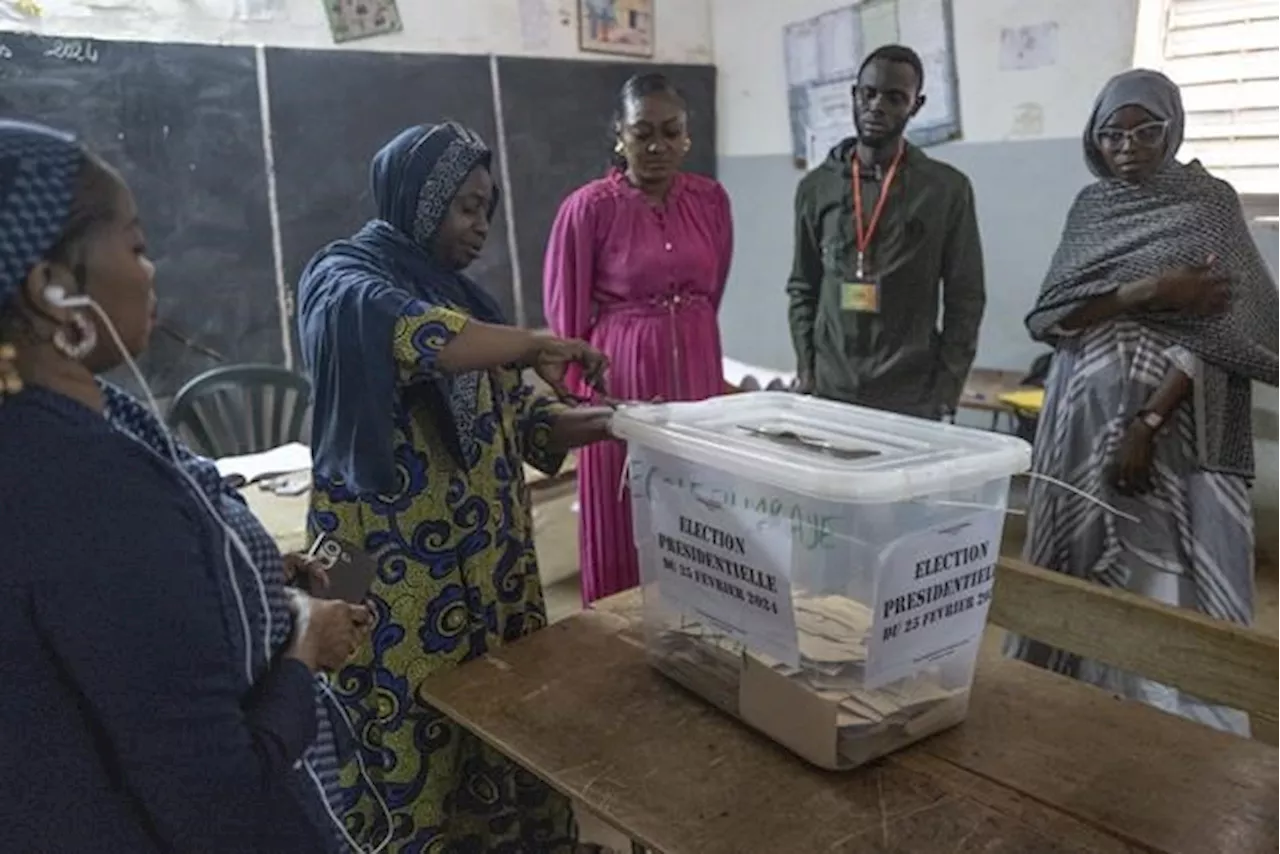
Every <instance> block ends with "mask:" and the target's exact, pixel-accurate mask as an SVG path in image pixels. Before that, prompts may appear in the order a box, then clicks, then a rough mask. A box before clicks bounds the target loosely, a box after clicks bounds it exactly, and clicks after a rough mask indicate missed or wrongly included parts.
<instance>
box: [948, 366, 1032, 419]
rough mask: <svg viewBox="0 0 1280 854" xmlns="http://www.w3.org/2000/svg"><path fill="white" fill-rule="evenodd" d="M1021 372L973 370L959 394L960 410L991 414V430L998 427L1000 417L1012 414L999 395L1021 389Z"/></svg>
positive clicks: (986, 369) (989, 369)
mask: <svg viewBox="0 0 1280 854" xmlns="http://www.w3.org/2000/svg"><path fill="white" fill-rule="evenodd" d="M1024 373H1025V372H1023V371H1001V370H994V369H991V368H974V369H973V370H972V371H970V372H969V378H968V379H967V380H966V381H965V384H964V391H963V392H961V394H960V404H959V406H960V408H961V409H973V410H977V411H979V412H990V413H991V429H992V430H997V429H999V427H1000V416H1001V415H1009V416H1012V415H1013V414H1014V412H1013V410H1012V409H1010V408H1009V407H1008V406H1006V405H1005V404H1003V403H1001V402H1000V395H1002V394H1005V393H1006V392H1010V391H1017V390H1018V389H1019V388H1021V387H1022V377H1023V375H1024Z"/></svg>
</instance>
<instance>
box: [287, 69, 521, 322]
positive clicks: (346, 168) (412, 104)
mask: <svg viewBox="0 0 1280 854" xmlns="http://www.w3.org/2000/svg"><path fill="white" fill-rule="evenodd" d="M267 80H268V84H267V85H268V91H269V92H270V96H271V98H270V100H271V128H272V139H273V141H274V146H273V148H274V150H275V152H276V156H275V172H276V192H277V197H278V199H279V208H280V240H281V244H282V246H283V250H284V252H283V254H284V269H285V281H286V282H288V283H289V285H290V288H291V289H293V288H296V285H297V282H298V275H299V274H300V273H301V272H302V269H303V268H304V267H305V266H306V265H307V262H308V261H309V260H310V259H311V256H312V255H314V254H315V252H316V251H317V250H318V249H320V248H321V247H323V246H324V245H325V244H327V243H329V242H331V241H333V240H337V239H338V238H341V237H346V236H347V235H349V234H351V233H352V232H354V231H356V230H357V229H358V228H359V227H360V226H361V225H362V224H363V223H364V222H365V221H366V220H368V219H369V218H370V217H371V216H373V214H374V207H373V195H372V191H371V190H370V187H369V161H370V160H371V159H372V157H373V155H374V154H375V153H376V152H377V151H378V149H379V148H381V147H382V146H383V145H384V144H385V143H386V142H388V141H389V140H390V139H391V138H392V137H394V136H395V135H396V134H397V133H399V132H400V131H402V130H404V129H405V128H406V127H409V126H411V125H415V124H434V123H436V122H441V121H446V120H450V119H452V120H454V121H457V122H460V123H462V124H464V125H466V126H467V127H469V128H471V129H472V130H474V131H476V132H477V133H478V134H480V136H481V137H483V138H484V140H485V141H486V142H488V143H489V145H490V147H492V148H494V149H495V150H496V149H497V147H498V146H497V133H496V131H495V129H494V128H495V123H496V117H495V114H494V106H493V88H492V84H491V81H490V72H489V60H488V59H487V58H486V57H482V56H444V55H423V54H394V53H364V52H356V51H332V50H289V49H271V50H268V51H267ZM495 162H496V161H495ZM467 273H468V275H470V276H471V277H472V278H474V279H475V280H476V281H477V282H479V283H480V285H481V286H483V287H484V288H486V289H487V290H488V291H489V292H490V293H492V294H493V296H494V297H495V298H496V299H497V300H498V302H499V304H500V305H501V306H502V308H503V310H504V311H505V312H507V314H508V316H511V314H510V313H511V310H512V304H513V297H512V288H511V257H510V252H509V251H508V248H507V230H506V224H505V220H504V219H503V216H502V212H501V210H499V212H498V214H497V215H496V216H495V218H494V223H493V227H492V228H491V229H490V231H489V239H488V242H487V243H486V244H485V249H484V253H483V254H482V255H481V257H480V258H479V259H478V260H477V261H476V262H475V264H473V265H472V266H471V267H470V268H469V269H468V270H467Z"/></svg>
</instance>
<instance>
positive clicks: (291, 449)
mask: <svg viewBox="0 0 1280 854" xmlns="http://www.w3.org/2000/svg"><path fill="white" fill-rule="evenodd" d="M217 466H218V474H220V475H222V477H223V479H224V480H235V481H240V482H243V483H244V484H250V483H255V482H257V481H260V480H265V479H267V478H273V477H279V476H280V475H286V474H295V473H297V472H310V471H311V449H310V448H308V447H307V446H306V445H303V444H301V443H298V442H291V443H289V444H288V445H281V446H280V447H278V448H272V449H271V450H270V451H263V452H261V453H258V454H245V455H243V456H239V457H223V458H222V459H220V460H218V461H217Z"/></svg>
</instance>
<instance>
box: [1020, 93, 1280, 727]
mask: <svg viewBox="0 0 1280 854" xmlns="http://www.w3.org/2000/svg"><path fill="white" fill-rule="evenodd" d="M1183 120H1184V114H1183V109H1182V99H1181V96H1180V94H1179V92H1178V88H1177V86H1175V85H1174V84H1173V82H1172V81H1170V80H1169V79H1168V78H1166V77H1165V76H1164V75H1162V74H1159V73H1157V72H1154V71H1146V70H1142V69H1138V70H1134V71H1129V72H1125V73H1124V74H1120V75H1118V76H1116V77H1114V78H1112V80H1111V81H1109V82H1108V83H1107V85H1106V87H1104V89H1103V90H1102V93H1101V94H1100V95H1099V96H1098V100H1097V103H1096V104H1095V106H1094V110H1093V114H1092V115H1091V116H1090V118H1089V123H1088V125H1087V126H1086V128H1085V132H1084V151H1085V160H1086V161H1087V163H1088V166H1089V169H1090V171H1091V172H1093V174H1094V175H1096V176H1097V178H1098V180H1097V181H1096V182H1094V183H1093V184H1091V185H1090V186H1088V187H1086V188H1085V189H1084V190H1082V191H1081V192H1080V195H1079V196H1078V197H1077V198H1076V201H1075V204H1074V205H1073V206H1072V208H1071V211H1070V213H1069V214H1068V216H1067V223H1066V226H1065V228H1064V232H1063V235H1062V240H1061V243H1060V244H1059V246H1058V249H1057V252H1056V253H1055V255H1054V258H1053V262H1052V265H1051V268H1050V270H1049V274H1048V276H1047V277H1046V280H1045V283H1044V286H1043V288H1042V289H1041V292H1040V296H1039V300H1038V301H1037V304H1036V306H1035V308H1034V309H1033V310H1032V312H1031V314H1030V315H1029V316H1028V318H1027V327H1028V329H1029V330H1030V332H1031V335H1032V337H1034V338H1036V339H1037V340H1041V341H1045V342H1048V343H1050V344H1052V345H1053V346H1054V348H1055V355H1054V360H1053V367H1052V369H1051V371H1050V374H1049V378H1048V381H1047V383H1046V390H1045V408H1044V412H1043V414H1042V416H1041V420H1040V427H1039V432H1038V434H1037V436H1036V446H1035V453H1034V461H1033V468H1034V470H1035V471H1037V472H1040V473H1043V474H1046V475H1050V476H1052V477H1055V478H1058V479H1060V480H1063V481H1065V482H1067V483H1070V484H1072V485H1074V486H1076V487H1077V488H1079V489H1081V490H1083V491H1084V492H1086V493H1089V494H1091V495H1096V496H1098V497H1100V498H1103V499H1105V500H1106V501H1107V502H1108V503H1110V504H1111V505H1112V506H1114V507H1116V508H1117V509H1120V510H1122V511H1124V512H1125V513H1127V514H1130V515H1131V516H1132V517H1133V519H1136V521H1134V520H1131V519H1126V518H1124V517H1123V516H1119V515H1116V514H1113V513H1111V512H1109V511H1107V510H1105V509H1103V508H1101V507H1099V506H1098V505H1097V504H1096V503H1093V502H1090V501H1088V500H1085V499H1082V498H1080V497H1077V496H1075V495H1072V494H1071V493H1069V492H1067V491H1066V490H1063V489H1061V488H1059V487H1056V486H1053V485H1048V484H1045V483H1043V482H1042V481H1039V480H1037V481H1036V483H1035V485H1034V486H1033V487H1032V490H1031V497H1030V509H1029V525H1030V537H1029V540H1028V543H1027V549H1026V556H1027V558H1028V559H1029V560H1031V561H1032V562H1034V563H1036V564H1039V565H1041V566H1045V567H1048V568H1051V569H1055V570H1058V571H1060V572H1065V573H1068V574H1070V575H1073V576H1076V577H1078V578H1085V579H1089V580H1091V581H1096V582H1098V583H1100V584H1105V585H1108V586H1113V587H1121V588H1125V589H1128V590H1131V591H1133V592H1136V593H1141V594H1144V595H1147V596H1151V597H1153V598H1155V599H1158V600H1160V601H1162V602H1166V603H1168V604H1172V605H1177V606H1181V607H1185V608H1192V609H1195V610H1197V611H1200V612H1201V613H1204V614H1207V615H1209V616H1211V617H1216V618H1218V619H1222V620H1228V621H1231V622H1235V623H1242V624H1248V623H1250V622H1251V621H1252V618H1253V523H1252V515H1251V512H1250V501H1249V494H1248V486H1249V482H1250V480H1251V479H1252V477H1253V436H1252V432H1251V429H1250V416H1251V408H1252V399H1251V385H1252V382H1253V381H1261V382H1266V383H1269V384H1271V385H1275V384H1276V379H1277V358H1276V337H1277V336H1276V329H1277V314H1278V309H1277V299H1276V286H1275V283H1274V281H1273V280H1272V278H1271V276H1270V274H1269V272H1268V271H1267V268H1266V266H1265V264H1264V263H1263V261H1262V259H1261V257H1260V256H1259V254H1258V251H1257V248H1256V246H1255V245H1254V243H1253V241H1252V238H1251V237H1250V235H1249V231H1248V227H1247V226H1246V224H1245V220H1244V216H1243V213H1242V212H1241V209H1240V202H1239V199H1238V197H1237V196H1236V193H1235V192H1234V191H1233V190H1232V189H1231V187H1230V186H1229V185H1228V184H1226V183H1225V182H1223V181H1220V180H1218V179H1216V178H1213V177H1211V176H1210V175H1209V174H1208V173H1207V172H1206V171H1205V170H1204V168H1203V167H1202V166H1201V165H1200V164H1199V163H1198V162H1192V163H1187V164H1184V163H1179V162H1178V161H1177V160H1176V159H1175V155H1176V153H1177V150H1178V147H1179V145H1180V144H1181V142H1182V134H1183ZM1007 651H1008V652H1009V653H1010V654H1011V655H1014V656H1016V657H1018V658H1022V659H1024V660H1026V661H1029V662H1032V663H1035V664H1038V665H1040V666H1042V667H1047V668H1049V669H1052V670H1054V671H1057V672H1059V673H1064V674H1067V675H1071V676H1075V677H1076V678H1079V679H1082V680H1085V681H1088V682H1091V683H1093V684H1096V685H1098V686H1100V687H1103V688H1105V689H1108V690H1111V691H1114V692H1117V693H1120V694H1122V695H1124V696H1127V697H1130V698H1133V699H1138V700H1142V701H1144V702H1147V703H1149V704H1151V705H1154V706H1157V707H1159V708H1162V709H1164V710H1166V711H1169V712H1173V713H1175V714H1180V715H1183V716H1185V717H1188V718H1191V719H1193V720H1198V721H1200V722H1202V723H1206V724H1209V725H1210V726H1214V727H1217V728H1219V729H1225V730H1230V731H1233V732H1237V733H1240V734H1242V735H1247V734H1248V731H1249V722H1248V718H1247V717H1246V716H1245V715H1244V714H1243V713H1242V712H1239V711H1237V710H1234V709H1227V708H1222V707H1218V706H1212V705H1209V704H1206V703H1203V702H1200V701H1198V700H1196V699H1195V698H1193V697H1188V696H1186V695H1185V694H1182V693H1181V692H1179V691H1177V690H1176V689H1173V688H1170V687H1167V686H1164V685H1161V684H1158V683H1154V682H1151V681H1150V680H1146V679H1141V678H1139V677H1137V676H1135V675H1133V674H1130V673H1126V672H1122V671H1119V670H1116V669H1115V668H1111V667H1107V666H1105V665H1102V664H1099V663H1097V662H1093V661H1088V660H1082V659H1080V658H1079V657H1078V656H1073V655H1069V654H1067V653H1065V652H1063V651H1062V650H1058V649H1053V648H1050V647H1047V646H1045V645H1044V644H1040V643H1037V642H1034V641H1030V640H1028V639H1025V638H1018V637H1013V638H1010V640H1009V644H1008V647H1007Z"/></svg>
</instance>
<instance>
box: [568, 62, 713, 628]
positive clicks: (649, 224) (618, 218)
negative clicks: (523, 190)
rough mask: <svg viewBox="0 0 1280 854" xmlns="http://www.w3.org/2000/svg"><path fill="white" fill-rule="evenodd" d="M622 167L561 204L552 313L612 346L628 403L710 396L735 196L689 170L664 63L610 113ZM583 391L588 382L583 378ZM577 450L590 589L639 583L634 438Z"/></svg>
mask: <svg viewBox="0 0 1280 854" xmlns="http://www.w3.org/2000/svg"><path fill="white" fill-rule="evenodd" d="M614 131H615V133H616V134H617V145H616V147H615V148H614V153H615V155H616V156H615V158H614V167H613V168H612V169H611V170H610V171H609V174H608V175H606V176H605V177H604V178H601V179H599V180H596V181H592V182H591V183H590V184H587V185H586V186H584V187H580V188H579V189H577V190H576V191H574V192H573V193H572V194H571V195H570V196H569V197H568V198H567V199H565V201H564V203H563V204H562V205H561V206H560V212H559V214H558V215H557V216H556V221H555V225H554V226H553V227H552V230H551V238H550V240H549V242H548V245H547V254H546V259H545V266H544V271H543V282H544V287H545V292H544V302H545V309H546V316H547V321H548V323H549V324H550V325H551V328H552V329H553V330H554V331H555V333H556V334H557V335H564V336H570V337H575V338H583V339H586V340H589V341H590V342H591V344H592V345H593V346H595V347H596V348H598V349H599V350H601V351H603V352H604V353H605V354H606V355H608V356H609V358H610V360H611V362H612V366H611V369H610V382H609V385H610V392H611V393H612V394H613V395H615V396H616V397H618V398H620V399H623V400H653V399H655V398H661V399H663V400H701V399H703V398H707V397H711V396H712V395H715V394H719V393H720V392H721V391H723V389H724V372H723V369H722V365H721V362H722V354H721V350H720V330H719V327H718V326H717V324H716V312H717V311H718V309H719V307H720V298H721V296H722V295H723V293H724V284H725V279H726V278H727V277H728V275H729V259H730V256H731V255H732V252H733V223H732V219H731V217H730V214H729V197H728V195H726V193H725V191H724V188H723V187H722V186H720V184H719V183H718V182H717V181H715V180H713V179H711V178H704V177H702V176H700V175H693V174H688V173H684V172H681V171H680V167H681V163H682V162H683V160H684V157H685V155H686V154H688V152H689V148H690V145H691V141H690V139H689V125H688V108H687V106H686V104H685V101H684V98H683V97H682V96H681V95H680V93H679V92H678V91H677V90H676V88H675V87H674V86H673V85H672V84H671V83H670V82H669V81H668V80H667V79H666V78H665V77H663V76H662V75H661V74H641V75H637V76H635V77H632V78H631V79H630V80H628V81H627V83H626V85H624V86H623V87H622V92H621V96H620V98H619V106H618V112H617V114H616V116H615V120H614ZM582 391H584V392H585V391H586V390H585V389H582ZM580 454H581V455H580V457H579V461H578V484H579V486H578V490H579V491H578V494H579V505H580V507H581V522H582V535H581V538H580V542H579V558H580V563H581V568H582V598H583V602H584V603H587V604H590V603H591V602H593V601H595V600H596V599H601V598H603V597H605V596H609V595H612V594H614V593H617V592H619V591H622V590H626V589H628V588H631V587H634V586H635V585H636V584H638V583H639V581H640V577H639V568H638V565H637V560H636V551H635V545H634V541H633V539H632V534H631V506H630V501H629V500H628V499H627V497H626V495H625V493H624V492H622V491H621V490H620V489H619V481H620V479H621V477H622V469H623V465H624V463H625V459H626V448H625V446H624V445H623V444H622V443H620V442H606V443H601V444H599V445H595V446H593V447H590V448H585V449H583V450H582V451H581V452H580Z"/></svg>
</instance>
